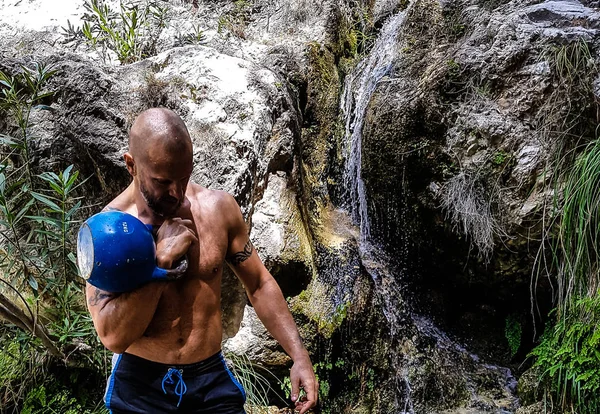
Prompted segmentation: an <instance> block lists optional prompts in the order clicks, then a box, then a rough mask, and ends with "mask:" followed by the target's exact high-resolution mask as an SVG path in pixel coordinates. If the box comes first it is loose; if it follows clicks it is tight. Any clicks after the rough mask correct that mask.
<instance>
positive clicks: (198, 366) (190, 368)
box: [119, 351, 223, 376]
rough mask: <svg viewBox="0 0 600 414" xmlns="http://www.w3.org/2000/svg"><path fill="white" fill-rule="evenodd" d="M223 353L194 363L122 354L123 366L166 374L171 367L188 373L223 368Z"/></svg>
mask: <svg viewBox="0 0 600 414" xmlns="http://www.w3.org/2000/svg"><path fill="white" fill-rule="evenodd" d="M222 361H223V354H222V353H221V351H219V352H217V353H216V354H214V355H212V356H210V357H208V358H206V359H204V360H202V361H199V362H194V363H192V364H163V363H161V362H154V361H150V360H148V359H145V358H142V357H139V356H137V355H133V354H128V353H126V352H125V353H123V354H122V356H121V362H120V364H119V365H120V366H121V367H126V366H134V367H135V369H137V370H142V371H144V372H146V373H148V374H154V373H156V374H158V375H164V373H165V372H166V371H168V370H169V368H175V369H177V370H179V371H181V372H182V373H183V375H184V376H185V375H186V374H200V373H202V372H205V371H209V370H211V369H214V368H215V367H219V368H223V362H222Z"/></svg>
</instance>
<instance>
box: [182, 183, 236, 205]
mask: <svg viewBox="0 0 600 414" xmlns="http://www.w3.org/2000/svg"><path fill="white" fill-rule="evenodd" d="M190 184H191V189H192V197H193V198H194V201H195V202H196V203H198V204H199V205H202V206H206V207H212V208H216V209H223V208H233V207H234V206H237V202H236V201H235V198H233V196H232V195H231V194H229V193H228V192H226V191H222V190H213V189H210V188H206V187H202V186H200V185H198V184H195V183H190Z"/></svg>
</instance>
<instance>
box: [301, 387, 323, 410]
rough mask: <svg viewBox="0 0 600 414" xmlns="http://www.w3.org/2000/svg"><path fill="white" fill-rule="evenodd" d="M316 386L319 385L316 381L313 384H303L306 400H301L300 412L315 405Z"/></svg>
mask: <svg viewBox="0 0 600 414" xmlns="http://www.w3.org/2000/svg"><path fill="white" fill-rule="evenodd" d="M318 388H319V385H318V383H317V382H315V383H314V384H308V385H307V386H305V391H306V401H303V402H302V408H301V409H300V414H304V413H305V412H307V411H308V410H310V409H311V408H314V406H315V405H317V398H318V397H317V396H318V395H319V394H318V392H317V390H318Z"/></svg>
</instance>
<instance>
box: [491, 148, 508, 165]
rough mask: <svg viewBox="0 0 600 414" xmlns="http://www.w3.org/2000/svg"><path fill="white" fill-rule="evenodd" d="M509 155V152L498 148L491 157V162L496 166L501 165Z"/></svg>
mask: <svg viewBox="0 0 600 414" xmlns="http://www.w3.org/2000/svg"><path fill="white" fill-rule="evenodd" d="M509 157H510V154H508V153H507V152H505V151H504V150H499V151H498V152H496V154H495V155H494V158H493V159H492V164H494V165H497V166H500V165H503V164H504V163H505V162H506V160H507V159H508V158H509Z"/></svg>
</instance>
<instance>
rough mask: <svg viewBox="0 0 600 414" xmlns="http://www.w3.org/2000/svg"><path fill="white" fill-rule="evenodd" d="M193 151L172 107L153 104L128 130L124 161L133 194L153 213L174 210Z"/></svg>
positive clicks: (167, 214) (181, 198)
mask: <svg viewBox="0 0 600 414" xmlns="http://www.w3.org/2000/svg"><path fill="white" fill-rule="evenodd" d="M192 155H193V150H192V140H191V139H190V134H189V133H188V130H187V128H186V127H185V124H184V123H183V121H182V120H181V118H180V117H179V116H177V114H175V113H174V112H173V111H170V110H168V109H165V108H153V109H148V110H147V111H144V112H142V113H141V114H140V115H139V116H138V117H137V118H136V120H135V122H134V123H133V126H132V127H131V130H130V131H129V152H127V153H125V154H124V159H125V165H126V166H127V170H128V171H129V173H130V174H131V176H132V177H133V181H134V188H135V189H136V191H137V193H135V194H138V195H139V196H140V199H141V200H143V202H144V203H145V204H146V205H147V207H148V208H149V209H150V210H151V211H152V212H153V213H154V214H155V215H158V216H161V217H172V216H174V215H175V214H177V210H178V209H179V207H180V206H181V205H182V203H183V201H184V200H185V193H186V188H187V185H188V182H189V180H190V176H191V174H192V170H193V161H192Z"/></svg>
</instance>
